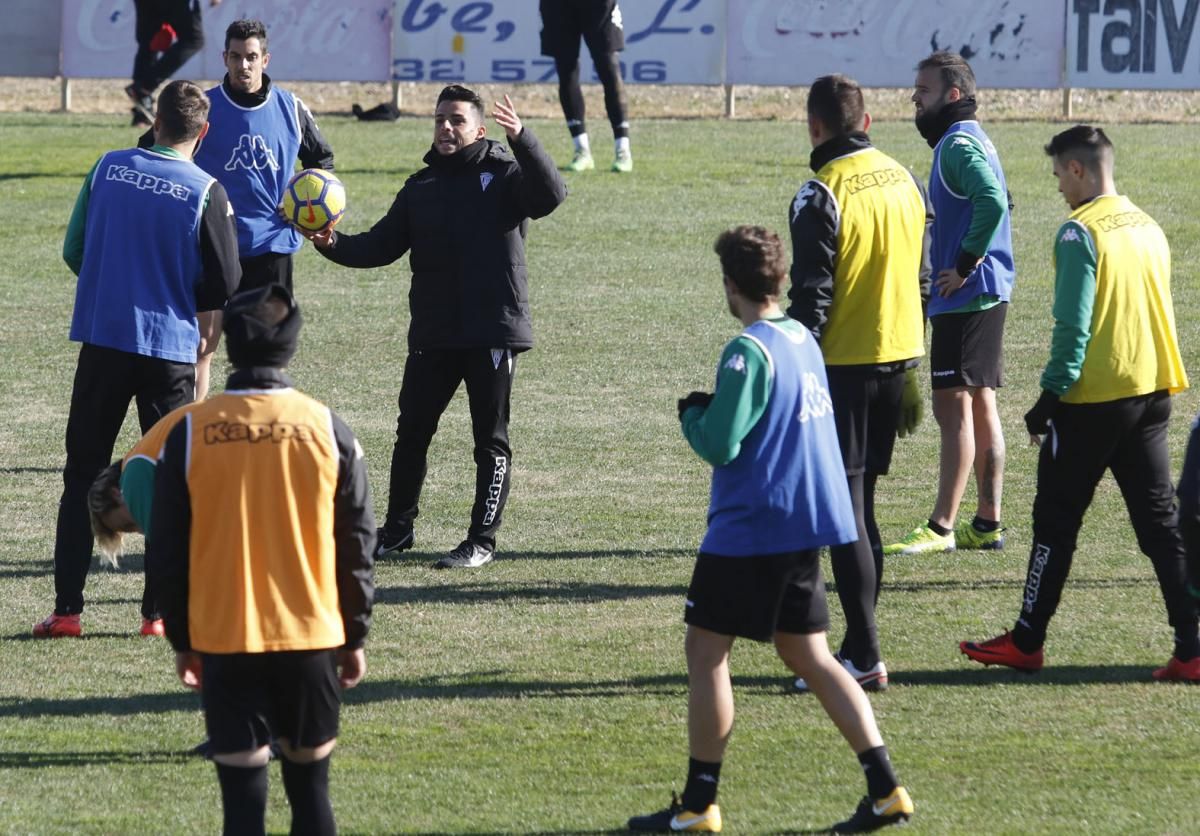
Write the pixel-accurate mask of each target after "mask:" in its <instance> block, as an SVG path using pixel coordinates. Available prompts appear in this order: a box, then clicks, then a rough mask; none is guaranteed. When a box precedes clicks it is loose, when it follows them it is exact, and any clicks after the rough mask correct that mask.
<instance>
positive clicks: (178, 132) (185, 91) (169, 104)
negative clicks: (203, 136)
mask: <svg viewBox="0 0 1200 836" xmlns="http://www.w3.org/2000/svg"><path fill="white" fill-rule="evenodd" d="M208 107H209V102H208V96H206V95H204V91H203V90H202V89H200V85H198V84H193V83H192V82H190V81H182V80H180V81H172V82H171V83H170V84H168V85H167V86H166V87H164V88H163V90H162V92H161V93H159V94H158V113H157V115H158V119H159V133H160V134H161V135H160V136H159V137H157V139H158V141H160V142H168V143H175V142H186V141H188V140H189V139H195V138H196V137H198V136H199V135H200V131H202V130H203V129H204V123H205V122H207V121H208Z"/></svg>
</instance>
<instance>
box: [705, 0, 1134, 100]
mask: <svg viewBox="0 0 1200 836" xmlns="http://www.w3.org/2000/svg"><path fill="white" fill-rule="evenodd" d="M1081 2H1082V3H1087V2H1098V0H1075V3H1076V5H1078V4H1079V3H1081ZM1109 2H1110V5H1111V3H1112V0H1109ZM1127 2H1137V0H1127ZM1151 2H1152V0H1151ZM728 4H729V18H728V19H729V29H728V32H727V42H728V56H727V59H726V74H725V75H726V81H727V82H728V83H730V84H776V85H808V84H811V83H812V81H813V79H815V78H817V77H818V76H822V75H827V74H829V73H835V72H839V73H844V74H846V75H848V76H851V77H853V78H854V79H856V80H857V81H858V82H859V83H860V84H862V85H864V86H868V87H909V86H911V85H912V82H913V77H914V75H915V74H916V71H915V67H916V64H917V62H918V61H920V60H921V59H922V58H924V57H925V56H926V55H928V54H929V53H930V52H933V51H934V50H936V49H949V50H952V51H956V52H960V53H962V55H963V56H965V57H966V58H967V60H968V61H970V62H971V67H972V69H974V71H975V77H976V79H977V80H978V82H979V86H981V87H1028V88H1052V87H1059V86H1060V84H1061V81H1062V65H1063V48H1064V46H1063V45H1064V33H1063V26H1064V20H1065V18H1064V12H1063V5H1064V4H1063V2H1062V1H1061V0H1058V2H1050V0H728Z"/></svg>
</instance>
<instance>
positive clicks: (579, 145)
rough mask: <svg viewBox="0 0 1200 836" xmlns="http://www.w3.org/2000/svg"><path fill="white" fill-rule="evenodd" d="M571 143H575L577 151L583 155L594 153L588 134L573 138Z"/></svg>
mask: <svg viewBox="0 0 1200 836" xmlns="http://www.w3.org/2000/svg"><path fill="white" fill-rule="evenodd" d="M571 141H572V142H574V143H575V150H576V151H579V152H581V153H583V154H590V153H592V146H591V145H589V144H588V135H587V134H586V133H582V134H577V135H575V136H573V137H571Z"/></svg>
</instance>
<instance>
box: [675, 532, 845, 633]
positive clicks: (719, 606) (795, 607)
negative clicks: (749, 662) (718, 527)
mask: <svg viewBox="0 0 1200 836" xmlns="http://www.w3.org/2000/svg"><path fill="white" fill-rule="evenodd" d="M819 555H820V552H819V551H818V550H817V549H807V550H805V551H798V552H785V553H783V554H771V555H764V556H761V557H724V556H721V555H715V554H705V553H704V552H700V555H699V556H698V557H697V558H696V568H695V569H693V570H692V582H691V584H690V585H689V586H688V592H687V602H686V606H685V607H684V611H683V620H684V621H685V622H687V623H688V624H691V625H693V626H695V627H703V628H704V629H705V630H711V631H713V632H714V633H720V634H722V635H725V636H741V637H742V638H747V639H753V640H754V641H760V642H765V641H770V640H771V638H772V637H773V636H774V635H775V633H776V632H781V633H822V632H824V631H826V630H828V629H829V606H828V605H827V604H826V602H825V581H824V580H822V578H821V561H820V559H819Z"/></svg>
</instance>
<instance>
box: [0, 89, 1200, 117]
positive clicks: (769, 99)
mask: <svg viewBox="0 0 1200 836" xmlns="http://www.w3.org/2000/svg"><path fill="white" fill-rule="evenodd" d="M126 83H128V82H127V80H125V79H74V80H72V82H71V84H70V91H71V107H70V109H71V111H73V112H77V113H114V114H115V113H122V112H125V111H127V110H128V109H129V106H128V101H127V100H126V98H125V94H124V93H123V92H122V88H123V87H124V85H125V84H126ZM287 86H288V88H289V89H290V90H293V91H294V92H295V93H296V94H297V95H299V96H300V98H302V99H303V100H304V101H305V103H306V104H308V106H309V107H310V108H312V110H313V111H315V112H317V113H318V114H321V113H349V112H350V106H351V105H352V104H355V103H357V104H361V105H363V106H364V107H371V106H373V105H376V104H379V103H380V102H384V101H388V100H390V99H391V95H392V89H391V85H390V84H387V83H369V84H364V83H359V82H340V83H328V82H325V83H306V82H298V83H296V84H288V85H287ZM440 89H441V85H438V84H411V83H405V84H402V85H401V86H400V98H401V108H402V110H403V111H404V112H405V113H406V114H410V115H417V116H423V115H425V114H427V113H429V112H431V110H432V105H433V102H434V100H435V98H436V97H437V93H438V91H439V90H440ZM477 89H478V90H479V92H480V94H481V95H482V96H483V97H484V99H485V100H490V99H494V98H496V97H498V96H500V95H502V94H503V93H504V92H506V91H505V89H502V88H500V87H497V86H492V85H486V84H485V85H478V86H477ZM626 89H627V92H628V98H629V111H630V118H631V119H633V120H637V119H654V118H683V119H687V118H707V119H711V118H715V117H719V116H721V115H723V114H724V112H725V90H724V88H721V87H694V86H671V87H666V86H644V85H637V86H630V87H628V88H626ZM507 92H509V93H510V94H511V95H512V96H513V99H514V101H515V102H516V104H517V108H518V112H519V113H521V114H522V115H524V116H532V117H544V118H555V117H558V116H561V111H560V110H559V104H558V88H557V87H556V86H554V85H551V84H525V85H517V86H515V87H513V88H511V89H508V90H507ZM584 92H585V99H586V101H587V109H588V113H589V114H591V115H592V118H593V119H595V118H599V117H600V116H601V115H602V114H603V113H604V101H603V97H602V94H601V90H600V88H599V87H598V86H596V85H587V86H585V87H584ZM806 93H807V88H805V87H737V88H735V97H734V103H735V104H734V106H735V115H736V116H737V117H738V118H745V119H781V120H798V119H802V118H803V117H804V99H805V95H806ZM866 93H867V108H868V110H870V111H871V114H872V116H873V117H874V118H876V119H889V120H890V119H909V118H911V117H912V105H911V103H910V102H909V100H908V96H909V94H910V93H911V91H910V90H909V89H907V88H895V89H883V88H879V89H872V90H868V91H866ZM1070 98H1071V116H1070V117H1069V118H1070V119H1071V120H1073V121H1089V122H1098V123H1102V124H1103V123H1112V122H1194V121H1200V91H1195V90H1186V91H1138V90H1075V91H1072V93H1071V97H1070ZM979 100H980V112H981V114H982V115H983V116H984V118H986V119H992V120H1015V119H1062V120H1066V119H1067V118H1068V117H1066V116H1064V114H1063V93H1062V91H1060V90H981V91H980V94H979ZM61 107H62V83H61V81H60V80H59V79H47V78H0V112H43V113H45V112H53V111H57V110H60V109H61Z"/></svg>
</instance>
